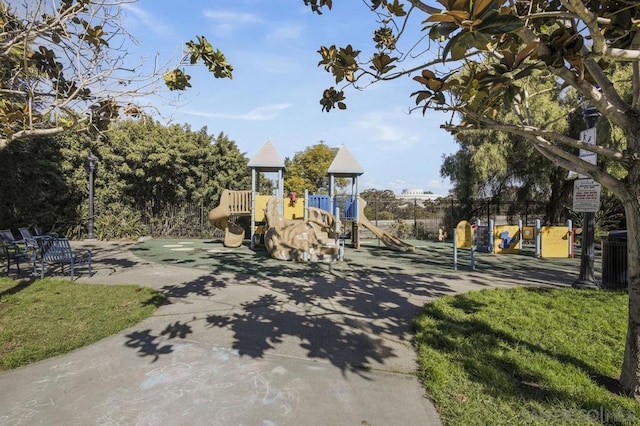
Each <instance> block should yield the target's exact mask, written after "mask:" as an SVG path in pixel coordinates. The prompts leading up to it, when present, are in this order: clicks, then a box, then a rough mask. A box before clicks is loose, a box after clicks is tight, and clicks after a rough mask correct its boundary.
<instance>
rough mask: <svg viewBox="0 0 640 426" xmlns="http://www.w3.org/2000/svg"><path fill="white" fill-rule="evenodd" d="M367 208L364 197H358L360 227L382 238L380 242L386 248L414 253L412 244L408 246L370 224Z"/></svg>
mask: <svg viewBox="0 0 640 426" xmlns="http://www.w3.org/2000/svg"><path fill="white" fill-rule="evenodd" d="M366 206H367V202H366V201H365V200H363V199H362V197H358V220H359V223H360V225H362V226H364V227H365V228H367V229H368V230H369V231H371V232H373V234H374V235H375V236H376V237H378V238H380V240H381V241H382V242H383V243H384V245H385V246H387V247H388V248H390V249H391V250H395V251H414V250H415V247H414V246H412V245H411V244H407V243H405V242H404V241H402V240H401V239H400V238H398V237H396V236H395V235H392V234H390V233H388V232H387V231H385V230H384V229H380V228H378V227H377V226H375V225H374V224H373V223H371V222H369V219H367V217H366V216H365V215H364V208H365V207H366Z"/></svg>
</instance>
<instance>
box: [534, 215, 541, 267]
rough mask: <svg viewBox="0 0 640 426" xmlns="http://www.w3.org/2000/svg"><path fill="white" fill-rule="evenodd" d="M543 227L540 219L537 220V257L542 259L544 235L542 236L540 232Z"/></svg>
mask: <svg viewBox="0 0 640 426" xmlns="http://www.w3.org/2000/svg"><path fill="white" fill-rule="evenodd" d="M541 229H542V228H541V227H540V219H536V228H535V239H536V257H537V258H540V257H542V250H541V247H542V235H540V231H541Z"/></svg>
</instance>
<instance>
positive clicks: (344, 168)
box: [327, 145, 364, 177]
mask: <svg viewBox="0 0 640 426" xmlns="http://www.w3.org/2000/svg"><path fill="white" fill-rule="evenodd" d="M327 173H328V174H330V175H334V176H340V177H354V176H360V175H361V174H363V173H364V170H362V166H360V163H358V162H357V161H356V159H355V158H353V155H351V152H349V150H348V149H347V147H346V146H344V145H342V146H341V147H340V149H339V150H338V153H337V154H336V158H334V159H333V162H332V163H331V165H330V166H329V170H328V171H327Z"/></svg>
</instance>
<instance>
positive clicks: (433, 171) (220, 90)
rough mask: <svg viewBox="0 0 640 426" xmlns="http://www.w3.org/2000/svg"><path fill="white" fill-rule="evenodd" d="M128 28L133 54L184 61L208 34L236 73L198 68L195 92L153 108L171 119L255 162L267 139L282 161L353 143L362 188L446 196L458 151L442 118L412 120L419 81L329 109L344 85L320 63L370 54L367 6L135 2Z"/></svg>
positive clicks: (369, 91)
mask: <svg viewBox="0 0 640 426" xmlns="http://www.w3.org/2000/svg"><path fill="white" fill-rule="evenodd" d="M421 18H424V16H421ZM414 24H416V25H415V27H416V28H419V21H417V22H414ZM124 25H125V27H126V28H127V30H128V31H130V32H131V33H132V35H133V36H134V37H135V38H136V39H137V40H138V42H139V46H138V47H136V48H130V49H128V50H129V52H130V53H131V54H132V55H135V56H144V57H147V58H148V59H151V58H153V57H154V56H155V54H156V53H158V54H159V57H160V58H162V60H166V61H168V62H169V63H171V62H172V61H173V62H174V63H175V62H176V61H177V60H178V58H179V56H180V54H181V51H182V47H183V46H184V43H185V42H186V41H188V40H191V39H194V40H195V37H196V35H204V36H205V37H206V38H207V39H208V40H209V41H210V42H211V43H212V44H213V45H214V47H215V48H218V49H220V50H222V51H223V52H224V54H225V55H226V57H227V59H228V61H229V62H230V63H231V64H232V65H233V67H234V76H233V80H228V79H224V80H219V79H215V78H213V76H212V75H211V74H209V73H208V72H207V71H206V70H205V69H204V67H202V66H201V67H193V68H192V67H189V68H188V69H187V70H186V71H187V73H188V74H190V75H191V76H192V80H191V83H192V85H193V88H191V89H189V90H188V91H187V92H185V93H183V94H182V95H181V98H180V102H179V104H177V105H175V106H172V105H170V104H169V103H167V102H164V101H162V100H159V99H158V100H155V101H154V105H155V106H157V107H158V109H159V110H160V111H161V112H162V114H163V116H164V117H170V120H172V122H174V123H179V124H183V123H188V124H190V125H191V126H192V128H193V129H194V130H198V129H200V128H201V127H203V126H207V129H208V132H209V133H210V134H213V135H217V134H218V133H219V132H224V133H225V134H226V135H227V136H228V137H229V138H230V139H232V140H234V141H235V142H236V144H237V145H238V147H239V149H240V150H241V151H242V152H246V154H247V156H248V157H249V158H251V157H252V156H253V155H254V154H255V153H256V152H257V150H258V149H259V148H260V146H261V145H262V144H263V143H264V141H265V140H267V139H270V140H271V142H272V143H273V144H274V146H275V147H276V149H277V150H278V152H279V153H280V155H281V156H282V157H283V158H284V157H292V156H293V155H294V154H295V153H296V152H299V151H302V150H304V149H305V148H306V147H308V146H310V145H313V144H316V143H318V142H320V141H324V142H325V143H326V144H327V145H329V146H336V147H339V146H341V145H343V144H344V145H346V146H347V148H348V149H349V151H350V152H351V153H352V155H353V156H354V157H355V158H356V160H358V162H359V163H360V165H361V166H362V168H363V169H364V174H363V175H362V177H361V178H360V180H359V187H360V189H361V190H363V189H367V188H376V189H391V190H393V191H394V192H396V193H400V192H401V191H402V189H406V188H422V189H424V190H429V191H432V192H434V193H436V194H442V195H446V194H447V192H448V190H449V188H450V186H451V185H450V183H449V181H448V180H446V179H442V178H440V175H439V171H440V165H441V162H442V155H443V154H451V153H453V152H455V151H456V150H457V145H456V144H455V142H454V140H453V138H452V137H451V136H450V135H449V134H448V133H447V132H445V131H444V130H441V129H440V128H439V126H440V124H441V123H442V122H443V121H444V119H445V117H444V116H443V115H441V114H437V113H434V112H431V111H429V112H427V115H426V116H423V115H422V113H421V112H420V111H416V112H413V113H412V114H409V113H408V111H409V108H410V107H411V106H413V100H412V99H411V98H410V97H409V95H410V93H412V92H413V91H415V90H418V85H417V83H415V82H413V81H412V80H411V78H409V77H404V78H402V79H400V80H398V81H393V82H384V83H381V84H375V85H372V86H369V87H367V88H366V89H365V90H362V91H356V90H352V89H351V90H348V91H347V92H346V96H347V104H348V109H347V110H346V111H338V110H333V111H331V112H330V113H326V112H322V111H321V107H320V104H319V100H320V97H321V95H322V91H323V90H324V89H326V88H328V87H329V86H332V85H335V81H334V80H333V78H332V76H331V75H330V74H328V73H326V72H325V71H324V69H323V68H322V67H320V68H319V67H318V66H317V64H318V61H319V60H320V56H319V55H318V53H317V50H318V49H319V47H320V46H321V45H326V46H330V45H332V44H335V45H336V46H345V45H346V44H349V43H350V44H352V45H353V46H354V48H357V49H360V50H362V51H363V53H362V54H361V55H364V57H369V53H370V49H371V45H372V43H371V41H370V40H371V36H372V33H373V30H374V29H375V28H377V25H376V22H375V16H374V15H373V14H372V13H370V12H369V11H368V10H367V9H366V8H365V6H364V5H363V4H362V2H361V1H357V0H336V1H334V7H333V10H331V11H326V12H325V13H324V14H323V15H321V16H318V15H315V14H312V13H311V12H310V10H309V9H308V8H305V7H304V5H303V2H302V0H269V1H265V0H189V1H184V2H175V1H168V0H139V1H138V2H136V3H131V4H128V5H126V17H125V20H124ZM412 41H415V37H414V38H413V39H412ZM337 87H340V86H339V85H338V86H337ZM161 121H163V119H161Z"/></svg>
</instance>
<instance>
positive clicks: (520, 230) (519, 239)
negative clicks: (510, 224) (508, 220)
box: [518, 219, 522, 251]
mask: <svg viewBox="0 0 640 426" xmlns="http://www.w3.org/2000/svg"><path fill="white" fill-rule="evenodd" d="M518 233H519V235H518V250H520V251H522V219H518Z"/></svg>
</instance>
